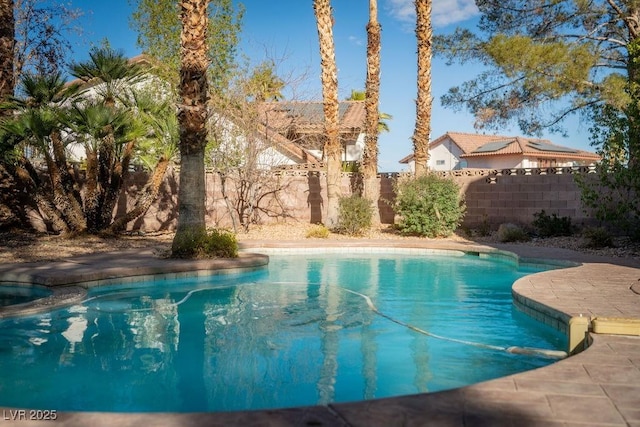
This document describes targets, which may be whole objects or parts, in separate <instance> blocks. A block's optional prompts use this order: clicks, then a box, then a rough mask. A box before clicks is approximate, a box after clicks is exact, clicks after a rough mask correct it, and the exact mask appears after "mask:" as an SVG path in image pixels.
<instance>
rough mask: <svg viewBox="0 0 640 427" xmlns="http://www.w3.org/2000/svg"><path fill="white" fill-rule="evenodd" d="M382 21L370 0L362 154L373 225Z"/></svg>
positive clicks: (377, 218) (377, 192)
mask: <svg viewBox="0 0 640 427" xmlns="http://www.w3.org/2000/svg"><path fill="white" fill-rule="evenodd" d="M380 32H381V29H380V23H378V2H377V0H369V23H368V24H367V81H366V89H365V90H366V96H365V99H364V105H365V111H366V120H365V121H366V130H365V132H366V135H365V144H364V153H363V156H362V175H363V181H364V194H363V196H364V197H365V198H367V199H369V200H371V202H372V203H373V217H372V218H371V222H372V224H374V225H377V224H380V211H379V209H378V199H379V198H380V181H379V180H378V129H379V122H380V112H379V103H380Z"/></svg>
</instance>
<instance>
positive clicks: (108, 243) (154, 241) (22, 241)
mask: <svg viewBox="0 0 640 427" xmlns="http://www.w3.org/2000/svg"><path fill="white" fill-rule="evenodd" d="M312 227H313V226H312V225H310V224H301V223H287V224H273V225H262V226H253V227H251V229H250V230H249V232H247V233H245V232H240V233H239V234H238V235H237V238H238V241H240V242H242V241H247V240H295V239H301V240H305V239H309V238H308V237H307V233H308V232H309V230H310V229H311V228H312ZM361 237H362V238H367V239H380V240H390V239H404V240H412V239H414V240H424V238H420V237H407V236H401V235H399V234H398V233H397V232H396V231H395V230H394V229H393V228H392V227H390V226H386V225H383V226H382V227H380V228H375V229H372V230H371V231H369V233H367V234H366V235H364V236H361ZM355 238H356V237H351V236H346V235H342V234H336V233H330V234H329V237H327V239H330V240H345V239H355ZM172 239H173V233H148V234H143V233H134V234H127V235H122V236H120V237H117V238H101V237H96V236H80V237H75V238H64V237H61V236H55V235H47V234H35V233H27V232H22V231H9V232H0V263H10V262H31V261H52V260H57V259H61V258H68V257H73V256H77V255H82V254H89V253H97V252H109V251H117V250H121V249H132V248H154V249H156V250H157V253H158V256H165V255H166V254H167V253H168V251H169V249H170V247H171V240H172ZM447 239H449V240H455V241H474V242H478V243H489V244H490V243H495V242H497V238H496V236H495V234H494V235H490V236H471V237H464V236H461V235H457V234H455V235H453V236H451V237H448V238H447ZM522 244H527V245H534V246H547V247H560V248H566V249H573V250H577V251H581V252H587V253H593V254H600V255H608V256H617V257H633V258H636V259H640V245H638V244H633V243H632V242H629V241H628V240H627V239H617V240H616V242H615V247H613V248H601V249H590V248H585V247H584V245H585V241H584V240H583V239H582V238H580V237H578V236H575V237H553V238H546V239H532V240H530V241H529V242H525V243H522Z"/></svg>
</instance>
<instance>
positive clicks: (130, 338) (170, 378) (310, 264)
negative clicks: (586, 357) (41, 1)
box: [0, 253, 566, 412]
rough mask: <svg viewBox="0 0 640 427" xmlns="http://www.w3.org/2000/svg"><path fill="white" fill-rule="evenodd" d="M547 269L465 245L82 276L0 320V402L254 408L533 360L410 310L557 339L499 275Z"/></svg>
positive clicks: (504, 371)
mask: <svg viewBox="0 0 640 427" xmlns="http://www.w3.org/2000/svg"><path fill="white" fill-rule="evenodd" d="M543 269H544V268H543V267H542V266H537V267H536V268H529V267H526V266H524V267H522V266H521V267H519V266H518V265H517V263H515V262H508V261H505V260H491V259H487V258H482V259H481V258H478V257H473V256H463V257H461V256H456V257H447V256H442V255H438V256H420V255H402V254H393V255H385V254H383V253H380V254H358V255H357V256H348V255H346V254H341V255H340V256H333V255H314V254H308V253H306V254H304V255H290V254H287V255H279V256H272V257H271V260H270V263H269V266H268V268H266V269H264V270H259V271H252V272H248V273H237V274H236V273H234V274H231V275H216V276H211V277H209V278H206V277H201V278H193V279H181V280H176V281H173V282H170V283H166V284H158V283H157V282H156V283H140V284H127V285H126V286H115V285H114V286H105V287H100V288H95V289H91V290H90V291H89V295H88V298H87V300H86V301H85V302H83V303H82V304H77V305H74V306H72V307H70V308H66V309H59V310H56V311H51V312H46V313H42V314H38V315H34V316H30V317H23V318H20V317H16V318H11V319H5V320H2V321H0V368H1V369H2V371H3V379H2V382H0V406H10V407H18V408H19V407H31V408H47V409H58V410H81V411H82V410H92V411H122V412H126V411H176V412H193V411H222V410H225V411H226V410H242V409H262V408H276V407H290V406H302V405H313V404H322V403H329V402H344V401H354V400H362V399H371V398H378V397H387V396H395V395H401V394H410V393H418V392H426V391H437V390H444V389H448V388H452V387H459V386H463V385H467V384H472V383H475V382H479V381H483V380H487V379H491V378H496V377H500V376H504V375H508V374H511V373H515V372H520V371H523V370H528V369H533V368H536V367H540V366H544V365H546V364H549V363H552V360H549V359H546V358H542V357H537V356H531V355H519V354H509V353H505V352H501V351H495V350H492V349H491V348H479V347H474V346H470V345H464V344H461V343H460V342H453V341H446V340H442V339H437V338H434V337H433V336H428V335H424V334H420V333H416V331H415V330H411V328H408V327H406V325H411V326H414V327H415V328H418V329H421V330H424V331H428V332H429V333H430V334H437V335H440V336H443V337H448V338H451V339H454V340H459V341H473V342H477V343H483V344H486V345H487V347H490V346H495V347H508V346H513V345H516V346H521V347H536V348H546V349H550V350H557V349H562V348H564V347H565V344H566V343H565V340H566V338H565V337H564V336H562V335H561V334H560V333H559V332H557V331H554V330H552V329H551V328H549V327H547V326H545V325H542V324H540V323H538V322H536V321H534V320H533V319H530V318H528V317H527V316H525V315H524V314H522V313H520V312H518V311H517V310H516V309H515V308H514V307H513V305H512V303H511V293H510V287H511V284H512V283H513V282H514V281H515V280H516V279H517V278H519V277H522V276H523V275H525V274H531V273H533V272H536V271H542V270H543ZM363 296H366V298H364V297H363ZM367 298H368V299H370V301H371V303H372V304H373V305H374V306H375V307H376V308H377V309H378V310H379V311H380V312H381V313H384V314H385V315H387V316H389V317H390V318H393V319H396V320H398V321H400V322H401V323H403V324H404V326H403V324H399V323H396V322H393V321H390V320H389V319H388V318H385V317H383V316H380V315H379V314H377V313H376V312H375V311H373V310H372V309H371V307H370V306H369V305H368V303H367Z"/></svg>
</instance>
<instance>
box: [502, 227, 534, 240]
mask: <svg viewBox="0 0 640 427" xmlns="http://www.w3.org/2000/svg"><path fill="white" fill-rule="evenodd" d="M498 240H499V241H500V242H502V243H507V242H526V241H527V240H529V234H527V232H526V231H524V230H523V229H522V228H521V227H518V226H517V225H515V224H510V223H507V224H500V227H498Z"/></svg>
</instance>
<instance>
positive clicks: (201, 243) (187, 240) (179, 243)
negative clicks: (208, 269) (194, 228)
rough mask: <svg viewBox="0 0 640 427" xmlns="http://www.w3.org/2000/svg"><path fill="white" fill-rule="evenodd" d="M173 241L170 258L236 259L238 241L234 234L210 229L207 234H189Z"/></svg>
mask: <svg viewBox="0 0 640 427" xmlns="http://www.w3.org/2000/svg"><path fill="white" fill-rule="evenodd" d="M181 236H182V237H181V238H180V237H179V238H178V240H176V239H174V241H173V245H172V247H171V257H172V258H196V259H197V258H237V257H238V241H237V240H236V236H235V234H233V233H231V232H229V231H225V230H217V229H211V230H209V231H208V232H189V233H184V234H182V235H181Z"/></svg>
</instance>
